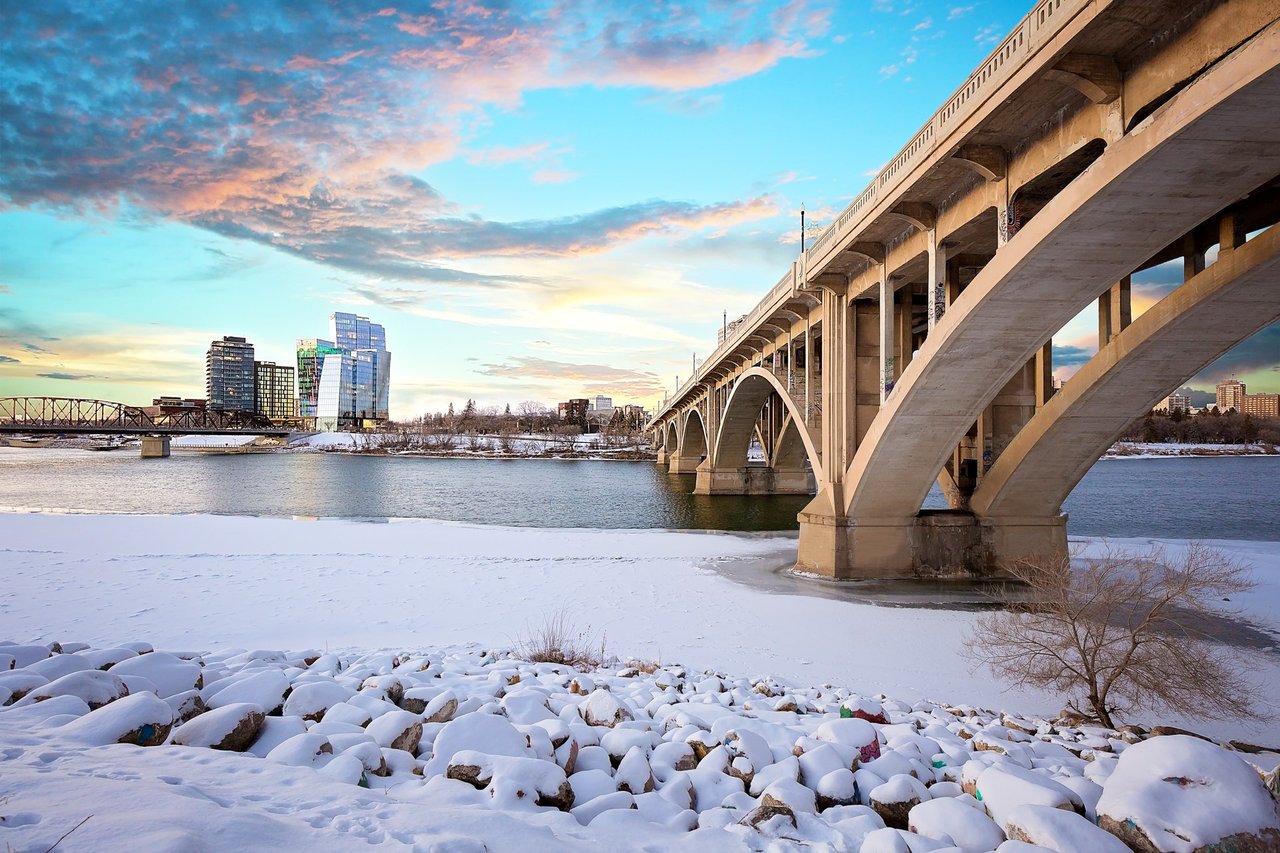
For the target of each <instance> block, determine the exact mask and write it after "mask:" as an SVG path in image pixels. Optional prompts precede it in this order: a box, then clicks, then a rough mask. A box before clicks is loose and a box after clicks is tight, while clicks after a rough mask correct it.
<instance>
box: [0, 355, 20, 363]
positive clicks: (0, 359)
mask: <svg viewBox="0 0 1280 853" xmlns="http://www.w3.org/2000/svg"><path fill="white" fill-rule="evenodd" d="M0 364H22V362H20V361H18V359H16V358H13V357H11V356H7V355H0Z"/></svg>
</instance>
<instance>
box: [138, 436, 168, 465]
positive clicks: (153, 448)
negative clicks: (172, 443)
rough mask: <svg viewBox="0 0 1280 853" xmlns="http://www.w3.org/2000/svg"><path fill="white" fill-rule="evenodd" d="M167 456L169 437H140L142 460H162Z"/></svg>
mask: <svg viewBox="0 0 1280 853" xmlns="http://www.w3.org/2000/svg"><path fill="white" fill-rule="evenodd" d="M168 456H169V436H167V435H144V436H143V437H142V458H143V459H164V458H167V457H168Z"/></svg>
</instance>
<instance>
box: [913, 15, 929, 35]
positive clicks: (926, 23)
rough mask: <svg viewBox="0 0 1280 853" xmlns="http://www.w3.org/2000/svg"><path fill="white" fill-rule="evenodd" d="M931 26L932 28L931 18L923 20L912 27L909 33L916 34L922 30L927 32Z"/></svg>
mask: <svg viewBox="0 0 1280 853" xmlns="http://www.w3.org/2000/svg"><path fill="white" fill-rule="evenodd" d="M932 26H933V18H925V19H924V20H923V21H921V22H920V23H918V24H916V25H915V26H914V27H912V28H911V32H913V33H918V32H921V31H923V30H927V29H929V28H930V27H932Z"/></svg>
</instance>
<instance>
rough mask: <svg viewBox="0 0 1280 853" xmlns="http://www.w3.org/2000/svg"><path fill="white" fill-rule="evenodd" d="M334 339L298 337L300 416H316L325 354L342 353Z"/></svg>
mask: <svg viewBox="0 0 1280 853" xmlns="http://www.w3.org/2000/svg"><path fill="white" fill-rule="evenodd" d="M341 353H342V350H341V349H339V348H338V347H337V346H335V345H334V343H333V341H326V340H322V339H320V338H299V339H298V417H300V418H314V417H315V416H316V406H317V405H318V400H319V393H320V370H321V368H322V367H323V366H324V359H325V356H328V355H333V354H341Z"/></svg>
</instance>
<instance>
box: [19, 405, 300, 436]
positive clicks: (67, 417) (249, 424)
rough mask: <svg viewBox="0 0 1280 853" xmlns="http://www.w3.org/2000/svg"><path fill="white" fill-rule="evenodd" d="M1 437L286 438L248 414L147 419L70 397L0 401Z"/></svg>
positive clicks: (142, 413)
mask: <svg viewBox="0 0 1280 853" xmlns="http://www.w3.org/2000/svg"><path fill="white" fill-rule="evenodd" d="M0 432H6V433H28V434H33V435H37V434H50V433H53V434H59V433H60V434H80V435H84V434H98V433H110V434H121V435H220V434H239V435H285V434H287V433H288V430H287V429H283V428H281V427H278V426H276V425H275V424H273V423H272V422H271V420H270V419H269V418H267V417H265V416H263V415H258V414H255V413H253V412H222V411H216V410H211V409H191V410H189V411H182V412H177V413H172V414H161V413H157V414H152V413H149V412H147V411H146V410H144V409H142V408H140V407H138V406H128V405H125V404H124V403H114V402H109V401H107V400H82V399H76V398H72V397H3V398H0Z"/></svg>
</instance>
